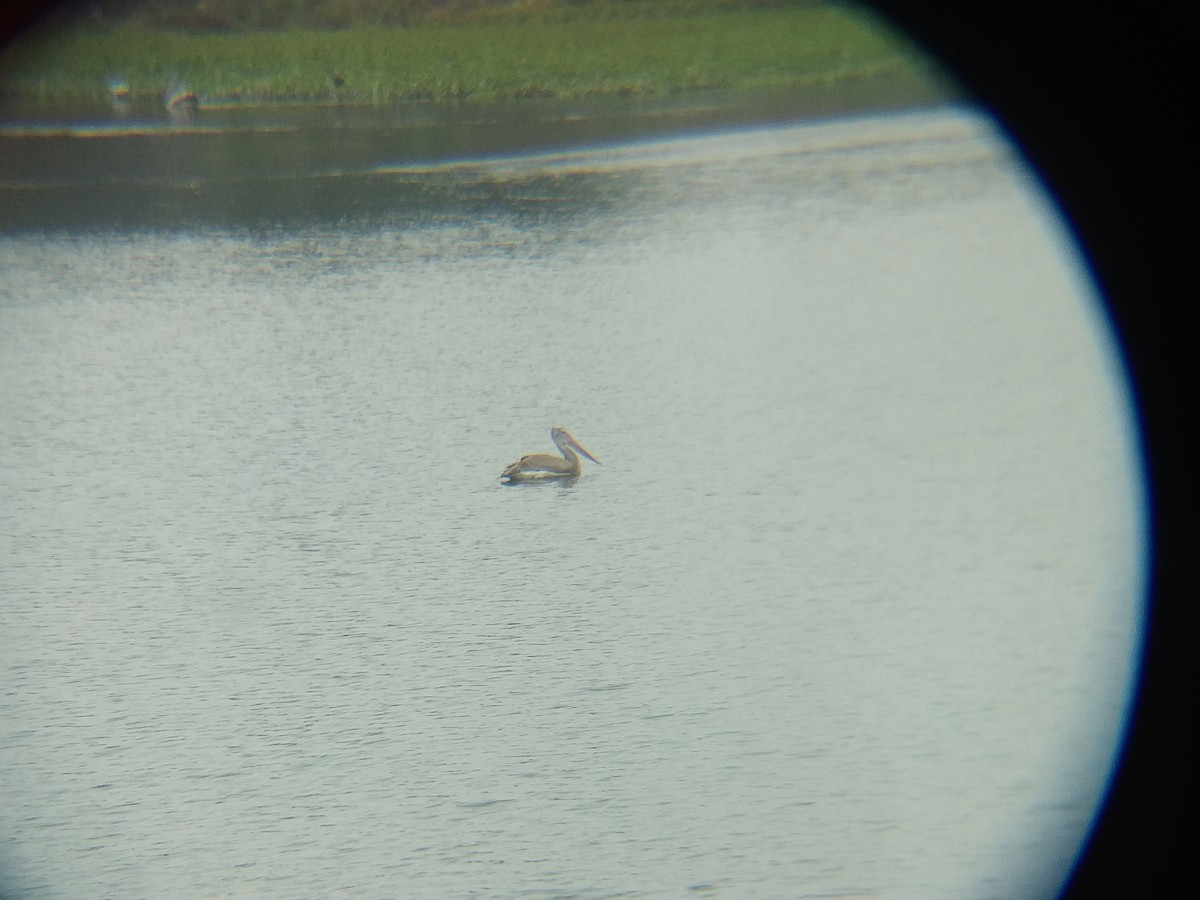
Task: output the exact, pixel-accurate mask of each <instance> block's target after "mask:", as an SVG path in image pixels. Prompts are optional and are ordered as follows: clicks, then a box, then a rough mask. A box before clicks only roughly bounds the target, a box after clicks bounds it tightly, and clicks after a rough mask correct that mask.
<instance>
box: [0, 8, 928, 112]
mask: <svg viewBox="0 0 1200 900" xmlns="http://www.w3.org/2000/svg"><path fill="white" fill-rule="evenodd" d="M631 9H632V10H634V11H635V12H631ZM333 75H337V76H338V77H340V78H341V79H342V80H343V82H344V83H343V84H342V85H341V86H340V87H338V88H336V89H335V87H334V85H333V83H332V82H331V76H333ZM112 77H120V78H124V79H125V80H126V82H127V83H128V85H129V88H130V90H131V92H132V94H133V97H134V99H135V100H137V99H139V98H141V99H149V98H159V97H161V96H162V93H163V89H164V87H165V85H166V84H167V82H168V81H169V80H170V79H172V78H173V77H177V78H179V79H181V80H182V81H183V82H184V83H186V84H187V85H188V86H189V87H190V88H191V89H192V90H194V91H195V92H196V93H197V94H198V95H199V96H200V98H201V103H202V104H217V103H261V102H283V101H289V102H297V101H299V102H323V101H331V100H333V99H334V98H335V97H336V98H337V99H339V100H340V101H342V102H350V103H372V104H392V103H397V102H401V101H405V100H414V99H419V100H450V99H455V100H461V99H469V100H479V101H494V100H499V99H507V98H519V97H528V96H557V97H580V96H589V95H605V94H608V95H664V94H672V93H678V92H685V91H695V90H701V89H733V90H739V89H754V88H782V87H789V86H804V87H809V88H811V87H813V86H827V87H829V88H831V89H833V88H836V86H837V85H838V84H839V83H841V82H844V81H846V80H852V81H858V82H861V81H862V80H863V79H885V80H886V79H895V78H909V79H922V78H924V79H931V75H930V73H929V69H928V65H927V63H926V62H925V61H924V59H923V58H922V57H921V56H920V54H919V53H917V52H916V51H915V50H914V49H913V48H912V47H911V46H910V45H908V44H907V43H906V42H904V41H903V40H902V39H900V38H899V37H897V36H896V35H895V34H894V33H892V32H891V31H890V30H888V29H887V28H885V27H883V26H882V25H881V24H880V23H879V22H878V21H877V20H874V19H872V18H870V17H868V16H866V15H865V14H863V13H861V12H860V11H858V10H856V9H854V8H850V9H847V8H843V7H839V6H804V7H799V8H790V9H789V8H758V9H755V8H747V9H736V8H734V9H727V8H723V7H720V6H718V7H716V8H711V7H708V6H705V5H704V4H688V3H675V4H669V3H668V4H664V5H662V6H657V7H656V6H653V5H651V6H650V7H631V6H630V5H629V4H627V3H626V4H622V3H616V2H609V3H597V4H585V5H581V6H573V5H564V4H558V5H552V6H544V5H543V6H536V7H535V8H534V9H533V11H532V12H530V13H529V14H528V15H524V16H518V15H515V14H513V13H511V12H509V13H508V14H506V15H492V16H482V15H478V16H473V17H467V18H465V19H464V20H462V21H456V22H437V21H433V22H425V23H423V24H419V25H416V26H414V27H408V28H401V27H379V28H373V27H365V26H355V27H352V28H349V29H344V30H334V31H317V30H288V31H243V32H234V33H224V34H213V33H207V34H206V33H191V32H184V31H170V30H155V29H149V28H145V27H134V26H128V25H127V26H124V27H119V28H116V29H110V30H95V29H88V28H85V27H77V28H73V29H70V30H65V31H60V32H58V33H55V34H53V35H52V36H48V37H46V36H43V37H41V38H39V39H30V40H27V41H25V43H24V44H23V45H20V46H16V47H13V48H11V49H10V51H9V52H8V53H7V55H6V58H5V59H4V65H3V68H2V69H0V79H2V81H3V85H4V91H5V93H6V94H7V95H8V96H10V97H16V98H21V99H24V100H26V101H34V102H55V103H71V102H76V103H83V102H97V101H103V100H105V99H106V98H107V96H108V87H107V80H108V79H109V78H112Z"/></svg>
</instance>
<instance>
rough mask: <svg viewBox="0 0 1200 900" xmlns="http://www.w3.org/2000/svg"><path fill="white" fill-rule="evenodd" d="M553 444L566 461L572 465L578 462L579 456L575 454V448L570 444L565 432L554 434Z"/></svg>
mask: <svg viewBox="0 0 1200 900" xmlns="http://www.w3.org/2000/svg"><path fill="white" fill-rule="evenodd" d="M554 446H555V447H557V448H558V452H559V453H561V454H562V455H563V459H565V460H566V461H567V462H569V463H571V464H572V465H575V464H576V463H578V462H579V457H578V456H576V455H575V448H574V447H572V446H571V439H570V438H569V437H567V436H566V435H565V434H556V435H554Z"/></svg>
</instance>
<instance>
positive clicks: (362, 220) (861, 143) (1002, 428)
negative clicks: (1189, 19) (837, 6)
mask: <svg viewBox="0 0 1200 900" xmlns="http://www.w3.org/2000/svg"><path fill="white" fill-rule="evenodd" d="M260 137H261V136H260V135H258V134H257V133H253V134H251V135H249V136H247V135H240V136H239V135H238V134H229V135H225V136H223V137H215V136H211V135H203V134H195V135H192V134H184V135H175V136H173V137H168V136H165V135H160V136H149V135H148V136H144V137H143V136H131V137H130V138H129V141H131V142H132V143H128V144H127V143H125V139H121V140H118V141H115V142H114V143H112V144H111V145H105V146H107V147H108V150H107V151H105V152H112V153H114V154H116V153H119V152H124V151H120V150H119V148H120V147H121V146H127V147H134V146H135V145H136V146H137V147H140V149H139V150H137V152H136V154H135V153H134V151H133V150H129V152H130V153H131V154H132V155H131V159H132V158H133V157H134V156H136V157H137V158H138V159H144V156H145V153H144V151H146V149H147V148H153V152H154V153H157V154H161V157H156V158H159V159H160V160H165V159H167V158H168V157H169V156H170V155H171V154H178V155H179V156H180V157H186V158H188V159H191V160H192V161H193V163H195V165H197V166H201V167H202V166H203V165H209V164H211V165H213V166H214V167H216V169H218V170H219V166H217V164H216V162H215V160H217V159H218V158H219V157H220V155H221V154H228V155H230V156H232V157H234V158H237V159H240V160H244V159H247V158H252V157H253V153H254V152H258V151H255V150H253V147H254V145H255V141H257V140H259V139H260ZM345 137H346V135H339V136H334V137H330V138H329V139H330V140H331V141H335V142H336V141H341V140H343V139H344V138H345ZM21 140H24V139H21ZM71 140H72V139H70V138H63V139H62V140H61V141H60V142H58V143H56V142H55V141H51V142H49V143H48V144H46V147H47V151H48V153H52V152H56V151H53V150H52V149H51V148H54V147H60V149H61V148H70V147H71V143H70V142H71ZM138 141H144V143H142V144H137V142H138ZM85 143H86V145H87V146H88V147H92V146H93V145H92V144H90V143H87V142H85ZM102 143H103V142H102ZM266 146H267V145H265V144H264V145H262V147H263V148H265V147H266ZM280 146H281V145H270V147H271V149H270V151H269V152H267V150H266V149H263V150H262V156H261V164H260V167H259V168H260V175H259V176H256V177H258V178H259V180H258V181H256V182H255V187H254V188H253V189H247V190H246V191H244V192H239V190H238V189H237V188H236V184H237V183H238V182H237V179H236V178H233V177H228V178H226V179H225V180H224V181H222V180H221V179H219V178H216V177H215V176H214V177H212V178H210V177H208V176H207V175H205V176H204V177H198V178H197V181H196V183H195V185H194V186H192V187H187V186H185V185H182V184H179V183H175V182H173V181H171V179H169V178H168V179H166V181H165V182H162V181H159V182H155V181H154V179H153V178H151V179H150V180H149V182H148V183H147V185H142V186H138V183H137V179H133V180H132V181H131V182H130V184H129V186H128V187H127V188H123V187H121V186H120V185H117V184H116V183H114V184H112V185H110V186H109V188H108V189H107V190H108V193H103V192H100V193H95V194H89V193H88V191H90V190H92V188H88V189H87V191H81V189H80V186H79V185H77V184H65V185H64V186H62V187H61V189H58V188H54V187H52V186H47V185H46V184H44V183H41V184H38V185H36V186H35V188H31V189H30V190H31V194H30V196H36V197H38V198H40V199H39V200H38V204H41V205H42V206H43V207H44V209H41V210H40V211H39V209H35V208H34V206H36V205H37V204H32V203H31V204H30V205H29V206H27V207H26V208H24V209H23V210H21V211H19V212H12V211H10V210H11V207H9V206H7V205H6V206H5V210H6V212H5V215H6V216H8V217H9V220H8V224H9V225H10V226H14V227H13V228H12V230H10V231H9V232H8V233H6V234H4V235H3V236H0V266H2V267H3V269H4V271H5V279H4V281H3V284H2V285H0V342H2V343H3V347H2V351H3V352H0V382H2V384H3V391H0V444H2V448H3V449H2V452H3V455H4V459H5V465H4V466H3V468H2V469H0V529H2V533H3V534H5V535H7V536H8V537H7V538H6V546H5V553H4V555H5V565H4V567H3V570H2V571H0V586H2V589H3V593H4V596H5V597H6V601H5V603H4V605H3V607H2V608H0V642H2V644H3V654H2V659H3V666H4V672H3V675H2V676H0V679H2V681H3V683H4V685H5V693H4V694H3V695H2V696H0V748H2V749H0V793H2V794H3V796H4V797H5V804H4V808H3V810H2V811H0V829H2V830H3V835H4V838H3V840H4V843H3V846H4V847H5V848H6V850H5V851H4V852H5V855H6V859H5V863H6V868H7V869H8V870H9V871H10V872H12V873H13V874H12V876H11V878H12V882H11V892H13V893H23V894H25V895H28V896H64V895H65V896H169V895H179V894H183V895H212V894H243V895H244V894H250V895H254V896H277V897H290V896H301V895H303V896H326V895H330V894H334V893H340V894H349V895H363V896H368V895H370V896H381V895H382V896H389V895H402V896H468V895H480V896H489V897H517V896H527V895H530V894H539V895H542V894H544V895H547V896H551V895H555V896H558V895H561V896H578V897H602V896H613V895H617V894H622V893H627V894H630V895H646V896H680V895H684V894H688V893H708V894H712V895H715V896H728V897H746V896H759V897H794V896H803V895H824V896H850V895H854V896H862V895H875V896H904V897H907V896H914V897H916V896H919V897H993V896H1046V895H1049V894H1050V893H1052V892H1053V889H1054V887H1055V885H1056V884H1057V883H1058V882H1059V881H1060V879H1061V878H1062V877H1063V876H1064V875H1065V872H1066V868H1067V866H1068V865H1069V863H1070V861H1071V859H1072V856H1073V854H1074V853H1075V851H1076V850H1077V848H1078V846H1079V842H1080V841H1081V839H1082V837H1083V834H1084V831H1085V829H1086V827H1087V824H1088V821H1089V817H1090V816H1091V815H1092V812H1093V810H1094V808H1095V804H1096V802H1097V799H1098V798H1099V796H1100V794H1101V792H1102V790H1103V786H1104V783H1105V779H1106V777H1107V773H1108V767H1109V766H1110V764H1111V761H1112V758H1113V753H1114V750H1115V747H1116V742H1117V740H1118V738H1119V735H1120V730H1121V728H1122V724H1123V716H1124V712H1125V704H1126V701H1127V691H1128V688H1129V679H1130V672H1131V667H1132V664H1133V661H1134V659H1135V656H1136V644H1137V636H1138V631H1139V626H1138V621H1139V615H1140V606H1139V604H1140V591H1141V589H1142V584H1143V566H1144V538H1145V534H1144V525H1143V522H1142V519H1141V505H1140V504H1141V486H1140V483H1139V481H1138V477H1137V465H1136V450H1135V446H1134V444H1135V441H1134V436H1133V433H1132V430H1131V428H1132V426H1131V424H1130V422H1131V419H1130V415H1129V409H1128V401H1127V398H1126V396H1125V393H1124V388H1123V382H1122V376H1121V373H1120V366H1119V360H1118V359H1117V358H1116V357H1115V356H1114V352H1113V349H1112V342H1111V339H1110V336H1109V335H1108V332H1107V330H1106V328H1105V326H1104V323H1103V320H1102V317H1101V313H1100V310H1099V307H1098V304H1097V301H1096V298H1095V297H1094V295H1093V294H1092V292H1091V288H1090V285H1089V284H1088V281H1087V279H1086V277H1085V274H1084V273H1083V272H1082V271H1081V270H1080V268H1079V264H1078V261H1077V258H1076V257H1075V256H1074V255H1073V254H1072V252H1071V251H1070V250H1069V248H1068V247H1067V245H1066V244H1065V242H1064V239H1063V235H1062V233H1061V231H1060V230H1059V227H1058V224H1057V222H1056V221H1055V220H1054V218H1053V217H1052V216H1051V215H1049V214H1048V212H1047V210H1046V208H1045V206H1044V204H1043V201H1042V200H1041V199H1040V198H1039V197H1038V196H1037V195H1036V194H1034V193H1033V192H1032V191H1031V189H1030V185H1029V183H1028V182H1027V180H1026V178H1025V175H1024V173H1023V172H1022V170H1021V169H1020V167H1019V166H1018V165H1016V164H1015V163H1014V162H1013V160H1012V159H1011V158H1010V157H1009V156H1008V153H1007V150H1006V148H1005V147H1004V145H1002V144H1001V143H999V142H998V141H997V140H996V138H995V137H994V136H993V134H992V132H991V131H990V129H989V127H988V125H987V123H986V122H983V121H981V120H979V119H977V118H975V117H973V116H971V115H969V114H964V113H961V112H949V111H945V112H939V113H931V114H916V115H909V116H895V117H882V118H867V119H860V120H844V121H838V122H830V123H826V124H824V125H816V126H807V127H783V128H768V129H762V130H747V131H739V132H733V133H729V134H723V135H722V134H715V135H708V136H704V137H700V138H696V139H688V140H665V141H659V142H653V143H640V144H639V143H634V144H626V145H621V146H615V147H610V148H607V149H592V150H586V149H583V148H579V147H574V148H572V147H557V148H555V149H554V150H553V151H552V152H549V153H542V154H539V155H536V156H529V155H522V154H509V155H507V156H505V157H503V158H500V157H489V158H487V159H478V160H474V161H467V162H462V161H460V162H458V163H456V164H448V163H447V162H446V161H445V160H442V161H438V160H434V161H433V162H432V163H431V162H430V161H429V160H421V159H419V158H417V157H408V158H403V157H400V156H397V155H387V156H381V155H380V154H379V153H378V152H374V151H372V152H364V155H363V156H362V157H361V158H359V160H358V162H356V163H354V164H353V165H350V166H349V168H351V169H353V170H354V171H352V172H348V173H347V174H344V175H333V174H329V173H326V174H325V175H319V174H318V175H313V176H312V177H311V179H309V180H307V181H305V180H301V181H299V182H297V181H295V180H292V179H290V178H281V179H279V181H278V182H277V183H276V182H272V183H271V185H272V186H271V187H270V189H264V188H263V185H264V184H266V182H265V181H263V180H262V179H261V170H262V169H265V168H268V167H269V166H275V165H277V166H278V167H279V168H280V170H281V171H288V165H289V163H288V159H287V157H286V155H283V154H281V153H279V149H280ZM63 152H64V153H73V152H74V148H72V149H70V150H67V149H64V150H63ZM88 152H90V151H88ZM336 155H337V154H336V153H334V152H333V151H330V156H331V157H332V156H336ZM367 160H369V169H368V168H364V166H365V165H366V161H367ZM166 168H169V167H167V166H166V164H165V163H164V171H165V170H166ZM301 168H303V166H302V167H301ZM60 171H61V168H60ZM208 171H213V170H208ZM230 185H234V187H229V186H230ZM5 190H6V192H8V191H10V190H11V186H10V187H6V188H5ZM56 190H61V194H58V195H56V194H55V191H56ZM123 190H128V191H132V192H133V194H134V195H135V196H137V197H138V198H139V202H140V203H141V204H142V207H141V208H140V209H139V207H138V204H137V203H132V202H130V201H129V198H128V197H124V198H122V199H121V200H119V201H118V200H115V199H113V200H112V202H113V206H112V207H111V208H109V207H106V206H104V205H102V204H101V203H100V201H98V200H97V201H94V202H95V203H96V205H95V206H92V207H89V208H86V209H77V210H76V212H77V217H76V218H75V219H73V220H72V219H69V218H68V213H69V212H70V211H71V210H70V208H69V207H70V203H69V202H68V199H66V198H72V199H71V202H74V203H80V202H83V201H81V199H80V198H83V197H87V196H91V197H93V198H96V197H99V198H101V199H102V200H104V201H105V202H107V200H108V199H112V198H114V197H116V195H118V194H120V193H122V191H123ZM138 191H141V193H140V194H139V193H137V192H138ZM226 192H227V193H226ZM18 193H19V191H18ZM6 196H7V194H6ZM56 196H57V197H59V198H60V199H59V200H55V199H54V198H55V197H56ZM255 198H257V200H256V199H255ZM88 202H93V201H88ZM55 204H59V205H57V206H56V205H55ZM156 204H157V205H156ZM284 212H286V213H287V214H286V215H285V214H282V213H284ZM106 215H111V219H110V220H109V221H111V223H113V227H109V228H106V229H99V228H96V227H95V226H97V225H98V224H99V223H100V222H102V221H105V216H106ZM256 215H261V217H262V218H261V221H262V222H263V223H264V224H266V225H269V226H270V227H265V228H254V227H247V226H248V225H253V223H255V222H257V221H259V219H256V218H255V217H256ZM193 216H195V217H196V221H197V223H198V226H199V227H196V226H195V225H193V226H190V227H181V223H183V222H185V221H188V220H190V218H191V217H193ZM293 217H294V218H293ZM72 221H73V222H75V223H76V224H77V225H78V226H79V227H78V228H67V227H66V226H67V224H68V223H69V222H72ZM39 223H40V225H43V226H46V227H47V228H48V229H49V230H48V231H43V230H40V229H39ZM16 225H19V226H20V227H19V228H17V227H15V226H16ZM123 225H136V226H137V227H136V228H125V227H122V226H123ZM155 225H169V226H170V227H165V228H157V227H152V226H155ZM227 226H228V227H227ZM556 422H563V423H565V424H567V425H568V426H569V427H571V428H572V430H574V431H575V433H577V434H579V435H581V436H583V437H584V439H585V440H586V442H587V444H588V446H589V447H590V448H593V449H595V451H596V452H597V454H599V455H600V458H601V459H603V461H604V466H603V467H589V468H588V469H587V470H586V471H585V473H584V474H583V476H582V477H580V478H579V479H578V480H577V481H574V482H572V483H570V484H564V485H562V486H561V487H559V488H556V489H511V488H505V487H503V486H502V485H501V484H500V482H499V480H498V476H499V474H500V471H501V469H502V468H503V466H504V465H505V464H506V463H507V462H509V461H511V460H512V459H515V458H517V457H518V456H519V455H520V454H521V453H523V452H527V451H531V450H537V449H538V448H539V447H541V446H542V445H543V443H544V442H545V440H546V437H545V435H546V430H547V428H548V427H549V426H550V425H552V424H554V423H556ZM3 887H10V886H9V885H5V886H3Z"/></svg>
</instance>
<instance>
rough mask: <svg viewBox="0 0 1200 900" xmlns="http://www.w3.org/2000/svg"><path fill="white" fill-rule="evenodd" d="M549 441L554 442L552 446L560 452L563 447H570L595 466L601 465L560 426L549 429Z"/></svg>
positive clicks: (573, 436)
mask: <svg viewBox="0 0 1200 900" xmlns="http://www.w3.org/2000/svg"><path fill="white" fill-rule="evenodd" d="M550 439H551V440H553V441H554V446H556V447H558V448H559V449H560V450H561V449H562V448H563V447H572V448H574V449H575V450H578V451H579V452H580V453H582V454H583V455H584V456H586V457H587V458H588V459H590V460H591V461H592V462H594V463H595V464H596V465H598V466H599V465H603V463H601V462H600V460H598V459H596V457H594V456H592V454H591V453H589V452H588V449H587V447H585V446H583V444H581V443H579V441H577V440H576V439H575V435H573V434H571V432H569V431H567V429H565V428H564V427H563V426H561V425H555V426H554V427H553V428H551V429H550Z"/></svg>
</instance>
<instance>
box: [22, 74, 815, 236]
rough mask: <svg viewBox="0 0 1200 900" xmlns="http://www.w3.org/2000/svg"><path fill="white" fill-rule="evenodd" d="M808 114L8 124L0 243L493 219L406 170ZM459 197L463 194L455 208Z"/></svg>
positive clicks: (591, 103)
mask: <svg viewBox="0 0 1200 900" xmlns="http://www.w3.org/2000/svg"><path fill="white" fill-rule="evenodd" d="M804 99H805V98H804V97H803V96H801V97H800V98H799V100H798V99H797V97H796V95H795V94H794V93H789V94H780V95H775V94H770V93H766V94H756V95H754V97H753V102H748V101H747V98H744V97H741V96H738V97H729V96H725V95H713V96H710V97H700V98H696V97H687V98H675V99H656V100H653V101H640V102H635V101H629V100H624V101H623V102H621V103H620V104H616V103H613V102H612V101H607V102H606V101H602V100H594V99H593V100H577V101H523V102H520V103H510V104H495V105H491V106H478V105H474V104H470V105H466V104H464V105H462V106H442V105H439V106H430V105H422V104H414V105H411V106H407V107H400V108H398V109H388V110H380V109H377V108H358V107H328V108H320V107H318V108H295V109H289V108H271V109H237V108H232V109H206V110H203V111H202V112H201V113H200V114H198V115H196V116H195V117H192V116H187V117H180V116H172V117H169V118H166V117H164V114H163V112H162V110H153V111H143V115H140V116H113V115H104V116H96V117H88V118H83V119H80V118H74V119H70V120H61V119H45V118H41V119H39V118H32V119H20V118H10V120H9V122H8V123H7V124H0V228H5V229H13V228H67V229H78V228H87V227H97V228H109V227H113V226H118V227H130V228H138V227H146V226H152V227H168V228H169V227H177V226H184V227H186V226H189V225H195V224H197V223H211V224H216V225H220V226H223V227H251V228H258V227H263V226H275V225H289V226H296V225H301V224H304V223H306V222H312V221H315V220H322V221H327V222H345V221H347V220H350V221H354V220H357V219H362V218H366V219H372V220H375V219H378V218H380V217H382V216H387V215H389V214H391V213H394V211H396V210H398V209H400V210H402V209H405V208H411V207H413V206H420V207H430V208H433V209H438V208H442V207H444V206H445V205H446V204H447V203H450V204H451V205H458V204H459V203H461V202H462V201H464V200H465V201H467V202H470V201H471V200H473V199H478V200H482V201H483V202H484V203H485V204H487V203H491V202H493V201H494V200H495V199H497V197H496V196H493V195H494V194H495V193H497V192H494V191H492V190H491V189H490V188H489V186H488V185H464V184H463V183H462V181H461V179H459V178H456V179H454V180H453V181H452V182H451V183H450V184H449V185H447V184H445V183H443V182H439V181H438V180H429V179H420V180H417V181H414V180H413V179H411V178H405V177H402V176H401V175H400V174H399V173H398V172H397V170H398V169H403V168H406V167H413V166H416V167H426V168H427V167H430V166H436V165H444V164H447V163H454V162H462V161H471V160H477V159H493V158H495V157H499V156H521V155H524V154H528V153H531V152H544V151H545V150H546V149H547V148H553V150H555V151H557V152H566V151H570V150H572V149H577V148H593V147H596V146H606V145H611V144H622V143H629V142H631V141H636V140H639V139H648V138H655V139H659V138H662V137H664V136H670V135H686V134H691V133H695V132H698V131H709V130H712V129H714V128H735V127H746V126H748V125H751V124H755V123H763V122H770V121H775V120H778V119H781V118H784V119H786V118H788V117H789V116H792V115H795V114H797V113H798V112H800V111H807V112H808V113H810V114H811V113H812V112H813V111H814V110H813V109H812V103H811V102H808V103H806V102H804ZM9 114H10V116H11V115H12V114H13V111H9ZM446 188H451V189H452V190H453V191H454V195H452V196H450V197H447V196H445V195H444V190H445V189H446ZM463 190H466V191H467V195H466V196H461V191H463ZM431 192H432V193H431ZM499 193H501V194H505V193H507V191H501V192H499ZM535 193H536V194H538V195H542V194H545V193H549V194H550V195H552V196H553V195H554V194H555V193H556V191H554V190H551V191H549V192H546V191H541V190H539V189H536V188H535Z"/></svg>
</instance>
